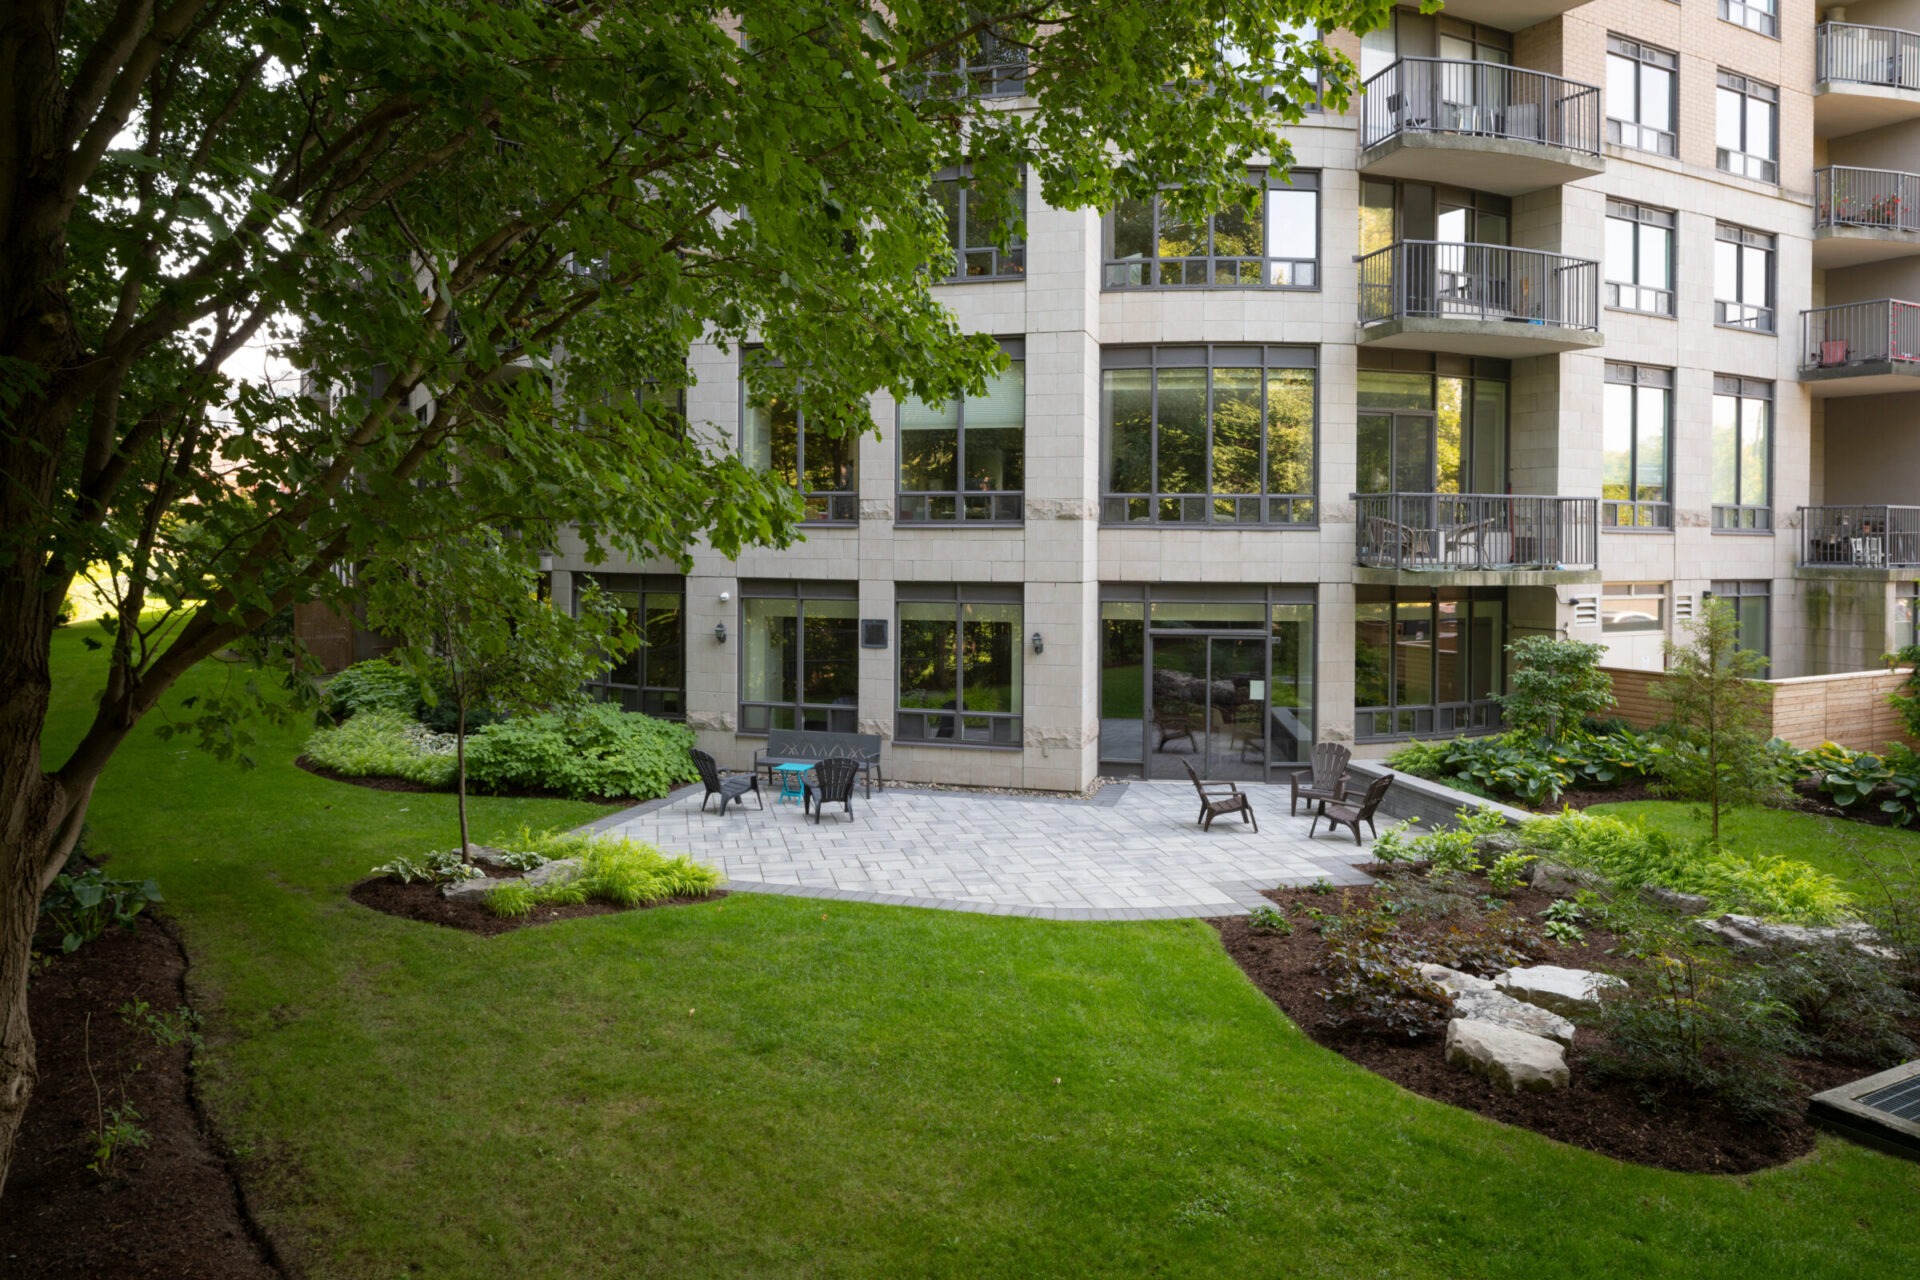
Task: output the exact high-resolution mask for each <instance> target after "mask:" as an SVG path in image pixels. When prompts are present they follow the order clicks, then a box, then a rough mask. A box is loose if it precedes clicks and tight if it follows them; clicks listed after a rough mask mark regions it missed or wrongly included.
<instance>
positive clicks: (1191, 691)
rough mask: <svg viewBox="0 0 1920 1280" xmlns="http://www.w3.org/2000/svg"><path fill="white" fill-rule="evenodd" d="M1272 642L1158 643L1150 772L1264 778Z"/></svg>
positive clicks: (1151, 687) (1151, 684) (1187, 639)
mask: <svg viewBox="0 0 1920 1280" xmlns="http://www.w3.org/2000/svg"><path fill="white" fill-rule="evenodd" d="M1266 667H1267V642H1266V640H1265V639H1264V638H1262V637H1254V636H1246V635H1235V636H1206V635H1198V636H1165V637H1156V638H1155V639H1154V642H1153V671H1152V675H1151V678H1150V679H1149V681H1148V686H1147V689H1148V692H1147V696H1148V698H1149V699H1150V711H1149V714H1148V723H1147V744H1146V745H1147V776H1148V777H1150V778H1184V777H1186V776H1187V775H1186V770H1185V769H1183V768H1182V767H1181V766H1182V765H1183V764H1189V765H1192V766H1193V768H1194V770H1195V771H1196V772H1197V773H1199V775H1200V776H1201V777H1203V778H1208V779H1221V778H1224V779H1231V780H1234V781H1245V782H1260V781H1264V780H1265V778H1266V760H1267V740H1266V732H1267V703H1268V697H1269V692H1268V689H1267V672H1266Z"/></svg>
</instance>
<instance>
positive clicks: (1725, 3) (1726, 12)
mask: <svg viewBox="0 0 1920 1280" xmlns="http://www.w3.org/2000/svg"><path fill="white" fill-rule="evenodd" d="M1761 4H1765V5H1767V6H1769V7H1767V8H1762V7H1761ZM1720 21H1722V22H1728V23H1732V24H1733V25H1734V26H1736V27H1739V28H1741V29H1742V30H1744V31H1751V32H1753V33H1754V34H1756V35H1762V36H1766V37H1767V38H1768V39H1769V40H1778V39H1779V38H1780V6H1779V0H1760V2H1759V3H1755V2H1754V0H1720Z"/></svg>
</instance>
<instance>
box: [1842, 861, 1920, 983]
mask: <svg viewBox="0 0 1920 1280" xmlns="http://www.w3.org/2000/svg"><path fill="white" fill-rule="evenodd" d="M1841 850H1842V852H1843V853H1844V854H1845V855H1846V856H1847V858H1848V860H1849V861H1850V862H1851V863H1852V864H1853V867H1854V872H1853V878H1854V881H1855V883H1857V884H1861V885H1864V886H1865V888H1864V890H1863V891H1862V893H1861V897H1860V915H1861V918H1862V919H1864V920H1865V921H1866V922H1867V923H1868V924H1870V925H1872V926H1873V930H1874V932H1875V933H1877V934H1879V935H1880V945H1881V946H1883V947H1886V948H1888V949H1889V950H1891V951H1892V952H1893V954H1894V966H1895V969H1896V972H1897V973H1898V975H1899V977H1900V980H1901V981H1903V982H1905V983H1906V984H1907V986H1908V987H1909V988H1910V989H1911V990H1913V991H1914V992H1915V993H1920V853H1915V852H1914V850H1913V849H1912V848H1911V847H1910V846H1908V845H1907V844H1905V843H1902V844H1900V845H1897V846H1894V847H1891V848H1887V849H1884V850H1882V851H1881V852H1880V853H1879V854H1878V855H1876V856H1872V857H1869V856H1867V855H1866V854H1864V853H1862V852H1861V851H1860V850H1859V848H1858V847H1857V846H1854V845H1851V844H1844V843H1843V844H1842V846H1841Z"/></svg>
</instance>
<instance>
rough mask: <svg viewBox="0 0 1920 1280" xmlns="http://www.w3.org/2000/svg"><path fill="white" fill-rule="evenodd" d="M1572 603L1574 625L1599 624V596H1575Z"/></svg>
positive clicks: (1590, 625) (1594, 625) (1591, 625)
mask: <svg viewBox="0 0 1920 1280" xmlns="http://www.w3.org/2000/svg"><path fill="white" fill-rule="evenodd" d="M1572 603H1573V625H1574V626H1576V627H1597V626H1599V625H1600V597H1599V596H1575V597H1574V598H1573V601H1572Z"/></svg>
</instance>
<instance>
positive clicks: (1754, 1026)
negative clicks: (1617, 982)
mask: <svg viewBox="0 0 1920 1280" xmlns="http://www.w3.org/2000/svg"><path fill="white" fill-rule="evenodd" d="M1597 1021H1598V1024H1599V1029H1600V1030H1601V1031H1602V1032H1603V1033H1604V1035H1605V1036H1606V1042H1605V1044H1604V1045H1603V1046H1602V1047H1601V1048H1600V1049H1598V1050H1596V1051H1595V1052H1594V1053H1593V1055H1592V1057H1591V1059H1590V1061H1591V1064H1592V1070H1593V1072H1594V1074H1595V1075H1596V1076H1598V1077H1599V1078H1602V1079H1607V1078H1611V1079H1619V1080H1627V1081H1630V1082H1632V1083H1633V1084H1634V1085H1636V1086H1637V1087H1638V1092H1639V1093H1640V1095H1641V1098H1642V1100H1643V1101H1644V1102H1647V1103H1649V1104H1651V1103H1656V1102H1660V1101H1663V1100H1667V1099H1668V1095H1670V1094H1673V1093H1676V1092H1677V1093H1681V1094H1687V1095H1693V1096H1694V1097H1709V1098H1713V1099H1715V1100H1717V1101H1719V1102H1721V1103H1722V1104H1724V1105H1725V1106H1727V1107H1728V1108H1730V1109H1731V1110H1733V1111H1734V1112H1736V1113H1737V1114H1740V1115H1743V1116H1748V1117H1755V1118H1758V1117H1766V1116H1776V1115H1782V1114H1785V1113H1787V1112H1789V1111H1791V1110H1792V1109H1793V1108H1794V1107H1795V1106H1796V1104H1797V1103H1798V1101H1799V1097H1798V1090H1797V1086H1796V1085H1795V1084H1794V1082H1793V1080H1792V1079H1791V1078H1790V1077H1789V1076H1787V1075H1786V1073H1785V1072H1784V1071H1782V1070H1781V1067H1780V1056H1781V1054H1783V1053H1787V1052H1792V1051H1794V1050H1796V1049H1798V1048H1799V1047H1800V1041H1799V1038H1798V1037H1797V1035H1796V1034H1795V1032H1794V1030H1793V1025H1792V1024H1793V1013H1792V1011H1791V1010H1790V1009H1788V1008H1787V1007H1786V1006H1785V1005H1784V1004H1782V1003H1780V1001H1778V1000H1777V999H1775V998H1773V996H1772V995H1771V994H1770V993H1768V992H1767V991H1766V990H1765V988H1764V987H1762V986H1761V985H1759V984H1758V983H1757V982H1756V980H1755V976H1754V974H1753V973H1752V971H1746V972H1741V971H1738V970H1735V969H1734V968H1733V967H1732V962H1731V961H1730V960H1728V959H1727V958H1726V957H1724V956H1709V955H1708V954H1705V953H1702V952H1698V951H1693V950H1689V949H1685V948H1676V949H1674V950H1673V951H1671V952H1669V953H1666V954H1663V955H1658V956H1655V957H1654V958H1653V960H1652V962H1651V963H1650V964H1649V965H1648V966H1647V967H1646V968H1645V969H1644V970H1638V971H1635V972H1634V973H1632V974H1630V975H1629V980H1628V984H1627V985H1626V986H1624V987H1612V988H1608V989H1607V990H1606V991H1604V992H1603V993H1602V995H1601V1001H1600V1012H1599V1014H1598V1019H1597Z"/></svg>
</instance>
